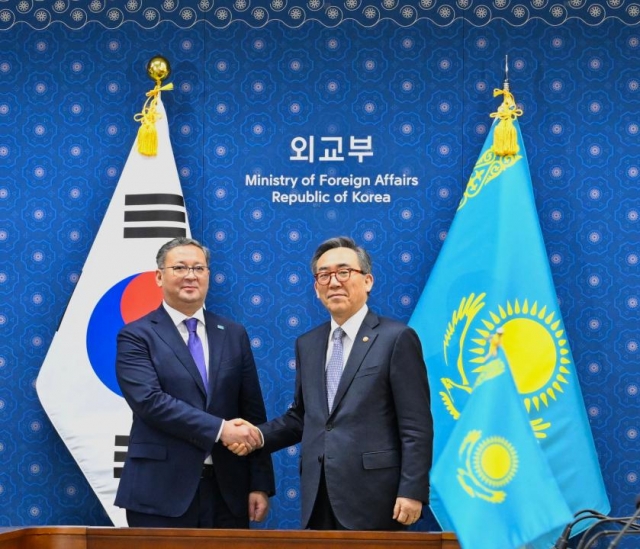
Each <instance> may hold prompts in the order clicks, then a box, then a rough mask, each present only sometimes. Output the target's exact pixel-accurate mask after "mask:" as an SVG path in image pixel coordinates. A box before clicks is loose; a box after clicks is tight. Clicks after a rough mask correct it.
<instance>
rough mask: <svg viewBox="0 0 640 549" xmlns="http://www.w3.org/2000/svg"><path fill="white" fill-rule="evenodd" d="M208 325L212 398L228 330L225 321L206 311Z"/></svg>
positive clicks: (210, 393) (210, 391) (210, 394)
mask: <svg viewBox="0 0 640 549" xmlns="http://www.w3.org/2000/svg"><path fill="white" fill-rule="evenodd" d="M204 316H205V320H206V327H207V340H208V342H209V399H208V400H207V405H208V404H209V402H210V400H211V396H212V395H213V391H214V390H215V387H216V379H217V377H218V372H219V371H220V363H221V362H222V350H223V349H224V344H225V340H226V338H227V330H226V328H225V325H224V323H223V322H221V321H220V319H219V318H217V317H216V316H215V315H213V314H211V313H207V312H206V311H205V313H204Z"/></svg>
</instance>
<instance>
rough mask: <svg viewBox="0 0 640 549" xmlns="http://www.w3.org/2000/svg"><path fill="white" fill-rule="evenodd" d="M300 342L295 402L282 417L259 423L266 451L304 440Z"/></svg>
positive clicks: (297, 354)
mask: <svg viewBox="0 0 640 549" xmlns="http://www.w3.org/2000/svg"><path fill="white" fill-rule="evenodd" d="M298 345H299V343H298V342H296V381H295V389H294V397H293V404H292V405H291V406H290V407H289V409H288V410H287V411H286V412H285V413H284V414H283V415H281V416H280V417H277V418H275V419H272V420H271V421H269V422H267V423H264V424H263V425H258V428H259V429H260V431H262V435H263V436H264V448H263V449H264V451H265V452H276V451H278V450H282V449H283V448H287V447H289V446H293V445H294V444H298V443H299V442H300V441H301V440H302V431H303V428H304V397H303V394H302V379H301V368H300V353H299V350H298Z"/></svg>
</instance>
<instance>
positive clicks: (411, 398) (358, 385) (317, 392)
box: [259, 311, 433, 530]
mask: <svg viewBox="0 0 640 549" xmlns="http://www.w3.org/2000/svg"><path fill="white" fill-rule="evenodd" d="M330 326H331V325H330V323H326V324H323V325H321V326H319V327H318V328H316V329H314V330H311V331H310V332H307V333H306V334H304V335H303V336H301V337H300V338H299V339H298V340H297V342H296V361H297V370H296V386H295V395H294V402H293V405H292V407H291V408H290V409H289V410H288V411H287V412H286V413H285V414H284V415H283V416H281V417H279V418H277V419H274V420H272V421H269V422H268V423H266V424H264V425H260V426H259V427H260V429H261V431H262V433H263V435H264V439H265V449H266V450H267V451H271V452H272V451H275V450H279V449H281V448H284V447H287V446H291V445H292V444H296V443H298V442H300V441H302V455H301V465H300V475H301V495H302V527H303V528H304V527H306V526H307V524H308V521H309V517H310V516H311V511H312V509H313V504H314V502H315V499H316V494H317V491H318V485H319V481H320V473H321V469H322V467H323V464H324V471H325V477H326V484H327V490H328V493H329V498H330V500H331V504H332V508H333V511H334V513H335V515H336V518H337V519H338V521H339V522H340V523H341V524H342V525H343V526H345V527H346V528H348V529H353V530H389V529H397V528H399V527H400V525H399V523H398V522H396V521H395V520H393V519H392V515H393V507H394V504H395V500H396V497H398V496H402V497H408V498H412V499H417V500H420V501H422V502H424V503H426V502H427V501H428V499H429V470H430V467H431V459H432V458H431V452H432V439H433V425H432V419H431V409H430V398H429V386H428V382H427V373H426V367H425V364H424V360H423V358H422V347H421V345H420V341H419V339H418V336H417V335H416V333H415V332H414V331H413V330H412V329H411V328H409V327H407V326H406V325H404V324H401V323H399V322H396V321H393V320H390V319H387V318H381V317H378V316H377V315H376V314H374V313H373V312H371V311H369V312H368V313H367V316H366V317H365V319H364V322H363V323H362V326H361V327H360V330H359V332H358V336H357V338H356V340H355V342H354V344H353V348H352V350H351V354H350V355H349V360H348V361H347V364H346V365H345V369H344V372H343V374H342V378H341V380H340V385H339V386H338V391H337V394H336V397H335V402H334V408H333V411H332V413H331V414H329V411H328V407H327V397H326V383H325V362H326V351H327V343H328V338H329V330H330Z"/></svg>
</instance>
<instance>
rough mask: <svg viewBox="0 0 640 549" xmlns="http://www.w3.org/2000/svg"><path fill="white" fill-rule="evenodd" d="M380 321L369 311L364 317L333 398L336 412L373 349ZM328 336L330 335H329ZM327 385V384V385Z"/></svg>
mask: <svg viewBox="0 0 640 549" xmlns="http://www.w3.org/2000/svg"><path fill="white" fill-rule="evenodd" d="M378 324H379V321H378V317H377V316H376V315H375V314H374V313H372V312H371V311H369V312H368V313H367V316H365V317H364V321H363V322H362V325H361V326H360V329H359V330H358V335H357V336H356V340H355V341H354V342H353V347H351V353H349V360H347V363H346V364H345V367H344V370H343V372H342V377H341V378H340V383H339V384H338V389H337V391H336V396H335V399H334V400H333V411H334V412H335V411H336V409H337V408H338V405H339V404H340V401H341V400H342V397H344V395H345V394H346V392H347V390H348V389H349V386H350V385H351V382H352V381H353V378H354V377H355V375H356V373H357V372H358V370H359V369H360V366H362V363H363V361H364V359H365V357H366V356H367V353H368V352H369V349H371V346H372V345H373V342H374V341H375V339H376V337H378V334H377V333H376V331H375V327H376V326H378ZM327 337H328V336H327ZM325 387H326V385H325Z"/></svg>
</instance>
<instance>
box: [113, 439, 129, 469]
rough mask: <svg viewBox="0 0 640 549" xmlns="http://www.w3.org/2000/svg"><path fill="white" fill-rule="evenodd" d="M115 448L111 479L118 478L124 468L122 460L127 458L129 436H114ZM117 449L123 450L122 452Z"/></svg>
mask: <svg viewBox="0 0 640 549" xmlns="http://www.w3.org/2000/svg"><path fill="white" fill-rule="evenodd" d="M115 447H116V449H115V451H114V452H113V478H120V477H121V476H122V468H123V467H124V459H125V458H126V457H127V448H128V447H129V436H128V435H126V436H125V435H116V440H115ZM118 448H124V450H119V449H118Z"/></svg>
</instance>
